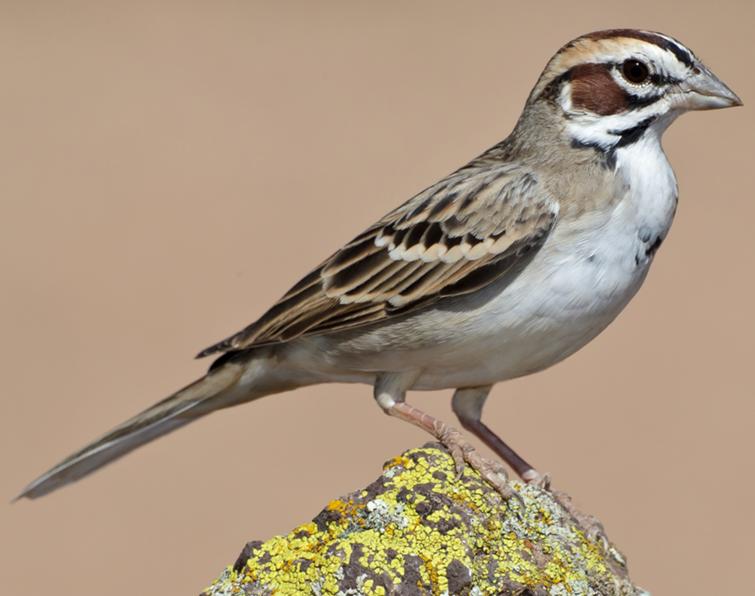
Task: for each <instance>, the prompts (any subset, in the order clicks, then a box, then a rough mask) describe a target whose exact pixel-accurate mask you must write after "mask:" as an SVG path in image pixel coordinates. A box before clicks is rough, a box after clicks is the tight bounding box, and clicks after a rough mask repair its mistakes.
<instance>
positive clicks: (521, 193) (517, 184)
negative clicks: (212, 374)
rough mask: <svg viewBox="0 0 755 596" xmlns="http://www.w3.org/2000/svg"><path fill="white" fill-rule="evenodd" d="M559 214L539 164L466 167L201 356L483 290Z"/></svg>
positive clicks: (536, 244) (536, 242) (370, 320)
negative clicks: (535, 169)
mask: <svg viewBox="0 0 755 596" xmlns="http://www.w3.org/2000/svg"><path fill="white" fill-rule="evenodd" d="M557 215H558V203H557V202H556V201H555V200H554V199H553V198H552V197H551V196H550V195H549V194H548V193H547V192H546V191H545V190H544V189H543V188H542V186H541V185H540V184H539V183H538V179H537V175H536V174H535V172H533V171H531V170H529V169H527V168H525V167H523V166H521V165H518V164H513V163H498V164H490V163H482V164H480V165H478V166H476V167H472V166H468V167H466V168H463V169H461V170H459V171H457V172H455V173H454V174H452V175H451V176H449V177H447V178H445V179H443V180H441V181H440V182H438V183H437V184H435V185H433V186H431V187H429V188H427V189H426V190H424V191H423V192H421V193H419V194H418V195H416V196H415V197H413V198H412V199H410V200H409V201H407V202H406V203H404V204H403V205H402V206H401V207H399V208H398V209H395V210H394V211H392V212H390V213H389V214H388V215H386V216H385V217H384V218H382V219H381V220H380V221H379V222H377V224H375V225H374V226H372V227H370V228H368V229H367V230H365V231H364V232H363V233H362V234H360V235H359V236H357V237H356V238H354V239H353V240H352V241H351V242H349V243H347V244H346V245H345V246H344V247H343V248H342V249H341V250H339V251H338V252H336V253H335V254H333V255H332V256H331V257H330V258H328V259H327V260H325V261H324V262H323V263H322V264H320V266H319V267H317V268H315V269H314V270H313V271H312V272H310V273H309V274H308V275H306V276H305V277H304V278H303V279H302V280H301V281H300V282H299V283H297V284H296V285H295V286H293V287H292V288H291V289H290V290H289V291H288V292H287V293H286V294H285V295H284V296H283V297H282V298H281V299H280V300H279V301H278V302H277V303H276V304H275V305H274V306H273V307H272V308H271V309H270V310H268V311H267V312H266V313H265V314H264V315H263V316H262V317H260V319H258V320H257V321H255V322H254V323H252V324H251V325H249V326H248V327H247V328H245V329H243V330H242V331H240V332H239V333H237V334H235V335H233V336H231V337H229V338H227V339H225V340H223V341H221V342H219V343H217V344H215V345H213V346H210V347H209V348H207V349H206V350H204V351H203V352H201V353H200V356H206V355H208V354H212V353H215V352H227V351H231V350H242V349H246V348H250V347H253V346H256V345H262V344H269V343H276V342H283V341H289V340H291V339H294V338H296V337H300V336H302V335H309V334H318V333H326V332H334V331H340V330H344V329H351V328H355V327H362V326H365V325H370V324H374V323H376V322H379V321H382V320H385V319H387V318H389V317H392V316H396V315H397V314H404V313H406V312H409V311H411V310H412V309H414V308H419V307H421V306H425V305H427V304H430V303H432V302H435V301H438V300H442V299H443V298H446V297H449V296H455V295H459V294H465V293H469V292H474V291H477V290H479V289H481V288H483V287H485V286H486V285H488V284H490V283H492V282H493V281H495V280H496V279H498V278H499V277H501V276H502V275H504V274H505V273H506V272H508V271H511V270H512V268H513V267H514V266H515V265H516V264H517V263H519V262H521V260H522V259H523V258H524V257H525V255H527V254H528V253H530V252H532V251H533V250H537V249H539V248H540V246H542V244H543V242H544V241H545V239H546V238H547V236H548V233H549V232H550V230H551V228H552V227H553V225H554V223H555V221H556V217H557Z"/></svg>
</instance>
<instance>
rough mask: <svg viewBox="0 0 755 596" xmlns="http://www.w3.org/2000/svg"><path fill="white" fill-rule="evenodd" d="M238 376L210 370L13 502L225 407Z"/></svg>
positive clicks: (232, 371) (65, 462) (231, 370)
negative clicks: (229, 392)
mask: <svg viewBox="0 0 755 596" xmlns="http://www.w3.org/2000/svg"><path fill="white" fill-rule="evenodd" d="M239 376H240V371H239V369H238V367H236V366H233V365H226V366H223V367H221V368H218V369H216V370H214V371H213V372H211V373H208V374H207V375H206V376H204V377H202V378H201V379H199V380H197V381H195V382H194V383H192V384H191V385H188V386H187V387H184V388H183V389H181V390H180V391H177V392H176V393H174V394H173V395H171V396H170V397H168V398H166V399H164V400H162V401H160V402H158V403H156V404H155V405H153V406H151V407H150V408H147V409H146V410H144V411H143V412H141V413H140V414H137V415H136V416H134V417H133V418H131V419H129V420H126V422H124V423H122V424H120V425H119V426H117V427H115V428H114V429H113V430H111V431H110V432H109V433H107V434H106V435H104V436H103V437H100V438H99V439H97V440H96V441H94V442H92V443H90V444H89V445H87V446H86V447H84V448H82V449H80V450H79V451H77V452H76V453H73V454H72V455H70V456H69V457H67V458H66V459H64V460H63V461H62V462H60V463H59V464H58V465H56V466H55V467H53V468H52V469H50V470H49V471H47V472H45V473H44V474H42V476H40V477H39V478H37V479H36V480H34V481H33V482H31V483H30V484H29V485H28V486H27V487H26V488H24V490H23V491H21V493H20V494H19V495H18V496H17V497H16V498H15V499H14V501H15V500H18V499H21V498H24V497H25V498H28V499H36V498H37V497H41V496H43V495H46V494H47V493H49V492H52V491H54V490H56V489H58V488H60V487H61V486H65V485H66V484H69V483H71V482H74V481H76V480H79V479H80V478H83V477H84V476H86V475H88V474H91V473H92V472H94V471H95V470H97V469H98V468H101V467H102V466H104V465H106V464H108V463H110V462H112V461H114V460H116V459H118V458H119V457H122V456H124V455H126V454H127V453H129V452H130V451H132V450H133V449H136V448H137V447H140V446H141V445H144V444H145V443H148V442H150V441H152V440H154V439H156V438H158V437H160V436H162V435H164V434H167V433H169V432H171V431H174V430H176V429H177V428H180V427H181V426H183V425H185V424H188V423H189V422H191V421H192V420H195V419H196V418H198V417H200V416H203V415H205V414H209V413H210V412H212V411H214V410H216V409H218V408H220V407H223V406H224V405H225V404H224V400H223V399H222V395H223V393H224V392H226V391H227V390H229V389H232V388H233V387H234V385H235V384H236V382H237V381H238V379H239Z"/></svg>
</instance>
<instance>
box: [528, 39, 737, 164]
mask: <svg viewBox="0 0 755 596" xmlns="http://www.w3.org/2000/svg"><path fill="white" fill-rule="evenodd" d="M543 104H548V105H549V106H550V107H551V109H555V110H556V112H557V113H560V114H561V115H562V116H563V120H564V130H565V132H566V134H567V136H568V139H569V140H570V141H571V142H572V143H573V144H577V145H584V146H592V147H596V148H601V149H604V150H610V149H611V148H613V147H616V146H617V145H620V144H622V143H626V140H627V137H626V135H627V134H630V135H634V136H637V134H638V132H639V133H642V132H644V131H645V130H646V129H648V128H652V129H654V130H656V131H657V132H662V131H663V130H664V129H665V128H666V127H667V126H668V125H669V124H670V123H671V122H672V121H673V120H674V119H675V118H676V117H677V116H679V115H680V114H682V113H684V112H686V111H689V110H709V109H716V108H728V107H732V106H739V105H742V101H741V100H740V99H739V97H737V95H736V94H735V93H734V92H733V91H732V90H731V89H729V87H727V86H726V85H725V84H724V83H723V82H722V81H721V80H720V79H719V78H718V77H716V76H715V75H714V74H713V73H712V72H711V71H710V70H709V69H708V68H707V67H706V66H705V65H704V64H703V63H702V62H701V61H700V60H699V59H698V58H697V57H696V56H695V55H694V54H693V53H692V51H691V50H689V49H688V48H687V47H685V46H684V45H683V44H681V43H680V42H678V41H677V40H675V39H673V38H671V37H669V36H667V35H663V34H661V33H653V32H650V31H640V30H636V29H612V30H608V31H597V32H595V33H589V34H587V35H583V36H581V37H579V38H577V39H575V40H573V41H571V42H570V43H568V44H566V45H565V46H564V47H563V48H561V49H560V50H559V51H558V53H556V55H555V56H554V57H553V58H552V59H551V60H550V62H548V65H547V66H546V67H545V70H544V71H543V73H542V75H541V76H540V79H539V80H538V82H537V84H536V86H535V88H534V89H533V90H532V93H531V94H530V98H529V100H528V107H534V106H537V105H543Z"/></svg>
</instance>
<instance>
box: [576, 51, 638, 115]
mask: <svg viewBox="0 0 755 596" xmlns="http://www.w3.org/2000/svg"><path fill="white" fill-rule="evenodd" d="M569 79H570V80H571V103H572V106H574V107H575V108H577V109H580V110H587V111H589V112H593V113H594V114H599V115H601V116H610V115H612V114H618V113H619V112H624V111H626V110H627V109H628V108H629V105H630V101H629V99H630V98H629V97H627V93H626V91H624V89H622V88H621V87H620V86H619V85H618V83H617V82H616V81H615V80H614V78H613V76H611V73H610V71H609V66H608V65H606V64H580V65H578V66H575V67H574V68H572V69H571V71H570V76H569Z"/></svg>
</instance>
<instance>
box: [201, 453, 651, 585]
mask: <svg viewBox="0 0 755 596" xmlns="http://www.w3.org/2000/svg"><path fill="white" fill-rule="evenodd" d="M513 486H514V488H515V490H516V491H517V493H518V495H519V497H521V499H518V498H511V499H509V500H508V501H506V500H504V499H503V498H502V497H501V496H500V495H499V494H498V493H497V492H496V491H495V490H494V489H493V488H491V487H490V486H489V485H488V484H486V483H485V482H484V481H483V480H482V479H481V478H480V476H479V475H478V474H477V473H476V472H475V471H474V470H472V469H471V468H466V469H465V470H464V472H463V474H462V476H461V477H460V478H459V477H457V474H456V471H455V469H454V463H453V460H452V459H451V457H450V456H449V454H448V453H447V452H446V451H445V450H444V449H443V448H442V447H441V446H440V445H437V444H430V445H426V446H425V447H423V448H421V449H412V450H410V451H407V452H406V453H404V454H403V455H400V456H398V457H395V458H393V459H392V460H390V461H389V462H387V463H386V464H385V466H384V469H383V473H382V475H381V476H380V477H379V478H378V479H377V480H375V482H373V483H372V484H370V485H369V486H367V487H366V488H365V489H363V490H359V491H356V492H354V493H352V494H350V495H348V496H346V497H343V498H341V499H336V500H334V501H331V502H330V503H329V504H328V506H327V507H326V508H325V509H324V510H323V511H322V512H321V513H320V514H319V515H317V517H315V519H314V520H312V521H311V522H309V523H306V524H304V525H302V526H299V527H298V528H296V529H294V530H292V531H291V532H290V533H289V534H288V535H287V536H277V537H275V538H272V539H270V540H268V541H267V542H250V543H248V544H247V546H246V547H245V548H244V551H243V552H242V554H241V555H240V557H239V558H238V560H237V562H236V564H235V565H233V566H230V567H228V568H227V569H226V570H225V571H224V572H223V574H222V575H221V576H220V577H219V578H218V579H217V580H216V581H215V582H214V583H213V585H212V586H210V587H209V588H208V589H207V590H206V591H205V592H204V594H205V595H207V596H210V595H211V596H230V595H245V596H253V595H260V596H262V595H272V594H314V595H326V594H333V595H336V594H337V595H344V596H346V595H368V594H383V595H389V594H393V595H401V596H415V595H416V596H420V595H425V594H428V595H457V594H458V595H468V596H483V595H488V594H507V595H508V594H512V595H530V596H535V595H537V596H540V595H546V594H549V595H554V596H555V595H557V596H567V595H570V596H574V595H592V594H594V595H601V596H608V595H622V596H624V595H626V596H629V595H638V596H639V595H640V594H647V593H646V592H644V591H642V590H641V589H640V588H637V587H635V586H633V585H632V583H631V581H630V580H629V576H628V574H627V569H626V563H625V561H624V557H623V556H622V555H621V554H620V553H619V551H618V550H617V549H616V548H615V547H614V546H612V545H611V544H610V543H609V542H608V541H607V539H606V538H605V537H604V536H602V535H601V534H599V533H598V534H597V536H596V537H593V534H596V532H594V531H593V530H594V529H595V528H598V527H599V526H598V525H595V523H594V521H595V520H594V518H591V517H589V516H583V515H582V514H580V513H579V512H577V511H576V510H575V509H574V508H573V506H572V505H571V502H570V500H569V499H568V497H566V496H565V495H562V494H559V493H553V492H550V491H548V490H543V489H541V488H537V487H534V486H529V485H524V484H521V483H517V482H514V483H513ZM588 525H589V526H590V527H587V526H588Z"/></svg>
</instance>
